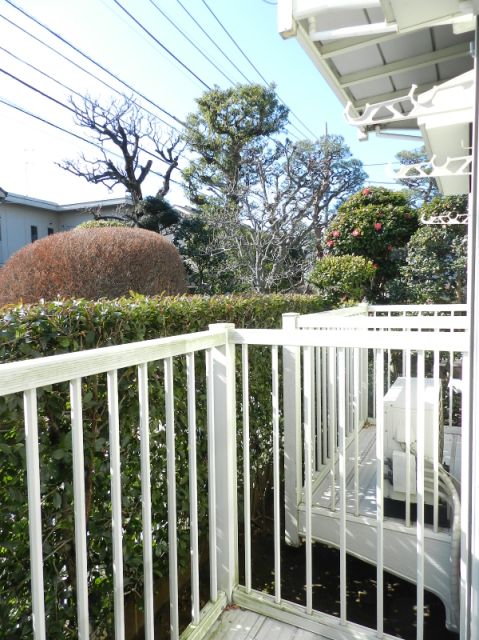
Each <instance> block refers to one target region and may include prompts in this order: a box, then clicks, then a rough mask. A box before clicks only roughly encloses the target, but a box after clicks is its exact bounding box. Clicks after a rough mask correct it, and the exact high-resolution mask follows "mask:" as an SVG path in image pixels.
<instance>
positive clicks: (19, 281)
mask: <svg viewBox="0 0 479 640" xmlns="http://www.w3.org/2000/svg"><path fill="white" fill-rule="evenodd" d="M129 291H134V292H135V293H142V294H145V295H157V294H160V293H166V294H168V295H175V294H178V293H184V292H185V291H186V279H185V273H184V268H183V262H182V260H181V258H180V255H179V253H178V250H177V249H176V247H175V246H173V244H172V243H171V242H169V241H168V240H166V238H163V237H162V236H160V235H159V234H157V233H153V232H152V231H146V230H144V229H129V228H126V227H123V228H121V227H118V228H115V227H111V226H108V227H106V228H92V229H89V228H87V229H79V230H73V231H67V232H64V233H55V234H54V235H51V236H48V237H47V238H42V239H41V240H37V241H36V242H33V243H32V244H29V245H27V246H25V247H23V249H20V251H17V253H15V254H14V255H13V256H12V257H11V258H10V259H9V260H7V262H6V263H5V266H4V267H3V268H2V269H0V304H9V303H17V302H38V301H39V300H40V299H44V300H54V299H55V298H58V297H60V298H88V299H90V300H97V299H99V298H116V297H119V296H123V295H128V293H129Z"/></svg>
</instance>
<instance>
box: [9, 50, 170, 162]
mask: <svg viewBox="0 0 479 640" xmlns="http://www.w3.org/2000/svg"><path fill="white" fill-rule="evenodd" d="M0 49H1V50H3V51H6V52H7V53H9V54H10V52H9V51H7V50H6V49H4V48H3V47H0ZM10 55H12V56H13V57H14V58H16V59H17V60H19V61H20V62H23V64H26V65H28V66H29V67H31V68H32V69H35V71H38V73H41V74H42V75H44V76H46V77H47V78H48V79H49V80H51V81H52V82H56V83H57V84H59V85H60V86H62V87H63V88H64V89H66V90H67V91H69V92H70V93H73V94H75V95H77V96H79V97H80V98H83V96H82V95H81V93H78V91H75V90H74V89H72V88H71V87H68V86H67V85H65V84H63V83H62V82H60V81H59V80H56V79H55V78H52V76H50V75H48V74H47V73H45V72H44V71H41V70H40V69H37V68H36V67H35V66H33V65H31V64H30V63H28V62H25V61H24V60H22V59H21V58H19V57H18V56H15V55H14V54H13V53H12V54H10ZM0 72H1V73H4V74H5V75H7V76H9V77H10V78H12V80H15V81H17V82H20V83H21V84H23V85H24V86H25V87H27V88H28V89H31V90H32V91H35V92H36V93H39V94H40V95H41V96H43V97H44V98H47V99H48V100H51V101H52V102H55V103H56V104H58V105H59V106H60V107H63V108H64V109H68V111H71V112H72V113H73V114H74V115H77V110H76V109H75V108H73V107H70V106H69V105H67V104H65V103H64V102H61V101H60V100H56V99H55V98H54V97H53V96H50V95H48V94H46V93H44V92H43V91H41V90H40V89H38V88H37V87H34V86H33V85H31V84H29V83H28V82H25V81H24V80H21V79H20V78H18V77H17V76H15V75H13V74H12V73H9V72H8V71H5V69H2V68H1V67H0ZM120 123H121V121H120ZM138 149H139V150H140V151H143V153H146V154H147V155H149V156H151V157H152V158H156V159H157V160H160V161H161V162H165V160H164V158H162V157H161V156H159V155H157V154H156V153H153V152H151V151H148V149H145V148H144V147H142V146H140V145H138ZM115 155H116V154H115ZM118 157H121V156H118Z"/></svg>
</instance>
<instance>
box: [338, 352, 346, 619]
mask: <svg viewBox="0 0 479 640" xmlns="http://www.w3.org/2000/svg"><path fill="white" fill-rule="evenodd" d="M346 382H347V370H346V353H345V349H344V347H341V348H339V349H338V387H339V388H338V431H339V591H340V598H339V600H340V622H341V624H343V625H344V624H346V587H347V584H346V399H347V394H346Z"/></svg>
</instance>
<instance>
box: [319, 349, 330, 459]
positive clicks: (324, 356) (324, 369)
mask: <svg viewBox="0 0 479 640" xmlns="http://www.w3.org/2000/svg"><path fill="white" fill-rule="evenodd" d="M321 395H322V423H323V459H324V464H326V463H327V461H328V459H329V458H330V456H331V449H329V442H328V440H329V436H328V434H329V422H328V410H329V406H330V403H329V401H328V349H326V348H325V347H321Z"/></svg>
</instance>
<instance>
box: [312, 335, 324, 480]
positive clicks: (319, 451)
mask: <svg viewBox="0 0 479 640" xmlns="http://www.w3.org/2000/svg"><path fill="white" fill-rule="evenodd" d="M314 353H315V356H316V367H315V369H316V394H315V395H316V468H317V469H318V470H319V469H320V468H321V466H322V465H323V462H324V461H323V434H322V427H321V421H322V416H323V400H322V397H321V388H322V376H321V367H322V364H321V347H316V348H315V350H314Z"/></svg>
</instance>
